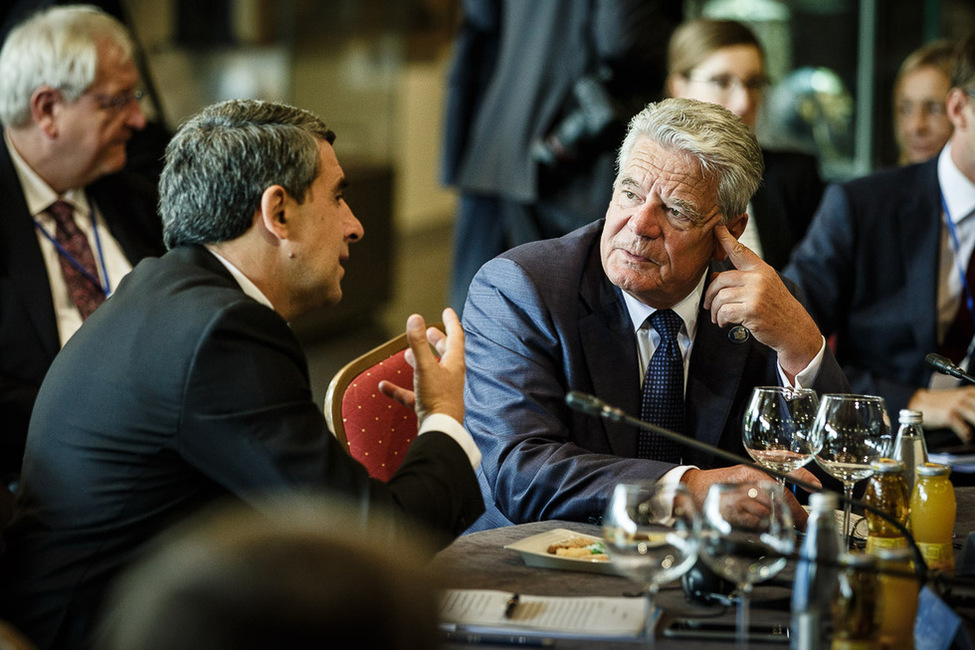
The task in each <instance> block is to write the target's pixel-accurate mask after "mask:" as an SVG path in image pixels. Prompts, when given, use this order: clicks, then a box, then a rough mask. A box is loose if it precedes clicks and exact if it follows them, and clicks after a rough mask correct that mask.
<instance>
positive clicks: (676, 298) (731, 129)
mask: <svg viewBox="0 0 975 650" xmlns="http://www.w3.org/2000/svg"><path fill="white" fill-rule="evenodd" d="M618 161H619V162H618V165H617V167H618V170H619V171H618V174H617V177H616V182H615V184H614V190H613V199H612V201H611V202H610V204H609V208H608V209H607V211H606V216H605V219H604V220H599V221H596V222H594V223H592V224H590V225H588V226H585V227H583V228H581V229H579V230H576V231H575V232H573V233H570V234H569V235H566V236H564V237H562V238H559V239H552V240H547V241H543V242H535V243H531V244H525V245H524V246H520V247H518V248H515V249H513V250H511V251H509V252H507V253H505V254H503V255H501V256H499V257H497V258H495V259H494V260H492V261H490V262H488V263H487V264H485V265H484V266H483V267H482V268H481V270H480V272H479V273H478V274H477V276H475V278H474V282H473V283H472V284H471V289H470V293H469V294H468V300H467V305H466V306H465V309H464V328H465V331H466V333H467V364H468V365H467V367H468V374H467V389H466V393H465V400H466V406H467V420H466V423H467V427H468V429H469V430H470V432H471V434H472V435H473V436H474V438H475V440H476V441H477V444H478V446H479V447H480V449H481V451H482V453H483V454H484V462H483V464H482V469H481V472H480V473H479V479H480V480H481V487H482V490H483V491H484V493H485V496H486V499H485V500H486V501H487V508H488V510H487V513H486V514H485V515H484V517H482V519H481V520H480V521H479V522H478V523H477V524H476V525H475V527H476V528H487V527H492V526H499V525H505V524H506V523H510V522H517V523H521V522H527V521H534V520H542V519H568V520H575V521H589V520H593V521H596V520H598V519H599V518H600V517H601V516H602V514H603V511H604V509H605V507H606V504H607V501H608V499H609V496H610V493H611V492H612V488H613V485H614V484H615V483H617V482H618V481H624V480H627V479H629V480H644V481H657V480H663V481H674V482H676V481H681V482H684V483H686V484H687V486H688V487H689V488H690V490H691V492H692V494H693V496H694V497H695V498H696V499H697V501H698V503H700V502H701V501H702V500H703V497H704V495H705V493H706V491H707V488H708V486H709V485H710V484H712V483H714V482H718V481H734V480H749V479H755V478H758V477H763V476H764V477H767V475H765V474H763V473H761V472H759V471H758V470H753V469H751V468H748V467H745V466H742V465H736V466H732V467H724V466H722V465H724V463H723V462H721V461H718V460H717V459H715V458H714V457H713V456H712V455H709V454H703V453H701V452H699V451H697V450H692V449H690V448H682V447H680V446H678V447H676V448H669V449H655V448H653V447H652V446H648V447H646V448H644V441H646V437H645V436H644V435H643V434H638V431H637V430H635V429H634V428H633V427H630V426H626V425H623V424H619V423H614V422H607V421H605V420H602V419H598V418H593V417H591V416H588V415H584V414H581V413H576V412H573V411H571V410H570V409H569V407H568V406H566V402H565V398H566V394H567V393H568V392H569V391H573V390H575V391H581V392H583V393H592V394H595V395H596V396H598V397H601V398H603V399H605V400H607V401H609V402H611V403H613V404H615V405H617V406H619V407H620V408H622V409H623V410H624V411H626V412H627V413H630V414H633V415H638V414H639V415H641V417H643V418H644V419H648V420H650V421H652V422H655V423H657V424H664V425H665V426H668V427H670V428H673V429H675V430H678V431H682V432H683V433H685V434H686V435H689V436H691V437H694V438H696V439H697V440H700V441H702V442H705V443H710V444H712V445H718V446H720V447H721V448H724V449H727V450H730V451H737V452H739V453H741V454H743V455H744V453H745V452H744V448H743V445H742V442H741V418H742V414H743V410H744V408H745V405H746V403H747V400H748V397H749V395H750V393H751V390H752V388H753V387H755V386H758V385H769V384H773V385H776V384H780V383H782V384H798V385H801V386H804V387H812V388H814V389H816V390H818V391H824V392H842V391H845V390H846V389H847V388H848V385H847V383H846V380H845V378H844V377H843V373H842V371H841V370H840V369H839V366H838V365H837V364H836V361H835V359H833V356H832V354H831V353H830V351H829V350H828V349H827V347H826V342H825V340H824V338H823V337H822V335H821V334H820V333H819V330H818V329H817V327H816V324H815V323H814V322H813V320H812V318H811V317H810V316H809V315H808V314H807V313H806V311H805V310H804V309H803V306H802V304H801V303H800V302H799V300H798V299H797V298H796V297H795V296H794V295H793V293H792V291H791V288H790V287H789V286H788V285H787V284H785V283H783V281H782V280H781V279H780V277H779V276H778V274H777V273H776V272H775V270H774V269H772V268H771V267H770V266H769V265H768V264H766V263H764V262H763V261H762V260H760V259H759V258H758V256H756V255H755V253H753V252H752V251H750V250H748V249H747V248H746V247H745V246H744V245H742V244H741V243H739V242H738V241H737V240H736V237H737V236H738V235H740V234H741V232H742V230H743V229H744V228H745V225H746V222H747V220H748V216H747V215H746V213H745V206H746V205H747V203H748V200H749V199H750V198H751V196H752V194H753V193H754V192H755V189H756V188H757V187H758V184H759V183H760V182H761V178H762V154H761V150H760V149H759V147H758V142H757V141H756V140H755V136H754V134H753V133H752V132H751V131H750V130H749V129H748V128H747V127H746V126H745V125H744V124H743V123H742V121H741V120H740V119H738V118H737V117H736V116H735V115H734V114H732V113H731V112H729V111H728V110H726V109H724V108H722V107H720V106H718V105H716V104H710V103H704V102H699V101H696V100H690V99H667V100H664V101H662V102H659V103H657V104H651V105H649V106H648V107H647V108H645V109H644V110H643V111H642V112H640V113H639V114H637V115H636V116H635V117H634V118H633V119H632V120H631V122H630V126H629V130H628V132H627V135H626V138H625V140H624V141H623V145H622V147H621V149H620V152H619V158H618ZM722 261H725V262H730V263H731V264H732V265H733V267H734V268H729V269H725V270H723V271H722V272H720V273H709V272H708V270H709V267H710V268H711V269H712V271H717V270H719V269H718V267H717V266H711V264H712V262H713V263H718V262H722ZM729 328H730V329H729ZM743 328H747V331H746V329H743ZM729 335H730V336H729ZM661 352H663V356H662V355H661ZM658 357H661V358H658ZM664 359H666V360H667V362H666V364H665V363H663V361H664ZM665 418H666V419H665ZM646 442H651V443H652V442H653V441H652V440H650V441H646ZM692 466H693V467H692ZM799 471H800V473H801V475H802V477H803V478H806V479H808V480H812V481H813V482H815V481H816V479H815V478H814V477H813V476H812V475H811V474H810V473H809V472H807V471H806V470H799ZM790 499H791V504H792V506H793V509H794V511H795V513H796V514H795V516H796V518H797V520H798V521H799V522H800V524H801V523H802V522H804V521H805V515H804V513H803V512H802V509H801V508H800V507H799V504H798V502H797V501H796V500H795V499H794V498H792V497H791V496H790Z"/></svg>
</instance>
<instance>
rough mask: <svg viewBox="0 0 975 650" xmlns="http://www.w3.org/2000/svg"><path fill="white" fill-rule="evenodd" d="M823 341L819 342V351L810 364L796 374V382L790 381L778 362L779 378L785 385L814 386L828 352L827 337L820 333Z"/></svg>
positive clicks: (791, 386) (797, 386)
mask: <svg viewBox="0 0 975 650" xmlns="http://www.w3.org/2000/svg"><path fill="white" fill-rule="evenodd" d="M819 338H820V339H822V343H820V344H819V353H818V354H816V356H814V357H813V358H812V361H810V362H809V365H808V366H806V367H805V368H803V369H802V370H801V371H799V373H798V374H797V375H796V381H795V383H792V382H790V381H789V378H788V377H786V376H785V371H784V370H782V366H780V365H778V364H776V367H777V368H778V369H779V379H781V380H782V385H783V386H788V387H790V388H812V385H813V382H814V381H816V375H818V374H819V367H820V366H821V365H823V356H824V355H825V354H826V339H825V338H824V337H823V336H822V335H820V337H819Z"/></svg>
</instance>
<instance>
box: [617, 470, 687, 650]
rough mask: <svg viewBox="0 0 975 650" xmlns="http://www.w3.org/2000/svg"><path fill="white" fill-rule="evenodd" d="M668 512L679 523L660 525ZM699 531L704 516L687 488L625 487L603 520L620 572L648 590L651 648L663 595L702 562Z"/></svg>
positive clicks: (619, 488)
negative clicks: (667, 586) (668, 585)
mask: <svg viewBox="0 0 975 650" xmlns="http://www.w3.org/2000/svg"><path fill="white" fill-rule="evenodd" d="M671 503H672V504H673V509H672V510H670V505H669V504H671ZM668 513H670V517H669V518H671V519H673V523H672V524H671V525H664V524H663V523H660V522H661V521H662V520H663V519H664V518H666V517H667V515H668ZM699 532H700V516H699V514H698V511H697V508H696V507H695V506H694V501H693V500H692V499H691V494H690V492H689V491H688V490H687V487H686V486H684V485H683V484H680V483H678V484H676V485H658V484H655V483H619V484H617V485H616V487H615V488H614V489H613V494H612V496H611V497H610V500H609V504H608V506H607V508H606V514H605V516H604V517H603V538H604V539H605V540H606V551H607V553H608V554H609V556H610V559H611V560H612V562H613V567H614V568H615V570H616V571H617V573H620V574H621V575H623V576H625V577H627V578H629V579H631V580H634V581H636V582H639V583H640V585H641V586H642V587H643V588H644V590H645V591H644V593H645V595H646V601H645V602H646V607H645V614H644V615H645V627H644V634H645V640H646V647H647V648H653V642H654V609H655V600H656V597H657V592H658V591H659V590H660V587H661V585H663V584H665V583H667V582H670V581H671V580H676V579H677V578H679V577H681V575H683V574H684V573H685V572H686V571H687V570H688V569H690V568H691V566H692V565H693V564H694V562H695V561H696V560H697V547H698V535H699Z"/></svg>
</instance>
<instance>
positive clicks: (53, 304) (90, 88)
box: [0, 6, 164, 480]
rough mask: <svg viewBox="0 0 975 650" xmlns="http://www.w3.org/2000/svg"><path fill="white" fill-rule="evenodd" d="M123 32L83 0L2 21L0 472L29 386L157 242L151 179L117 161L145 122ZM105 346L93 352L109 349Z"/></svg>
mask: <svg viewBox="0 0 975 650" xmlns="http://www.w3.org/2000/svg"><path fill="white" fill-rule="evenodd" d="M132 48H133V44H132V39H131V37H130V34H129V32H128V31H127V30H126V28H125V27H124V26H123V25H122V24H121V23H119V22H118V21H117V20H115V19H114V18H112V17H110V16H108V15H107V14H105V13H103V12H101V11H99V10H97V9H95V8H94V7H86V6H67V7H56V8H51V9H48V10H44V11H41V12H40V13H37V14H35V15H33V16H32V17H31V18H29V19H28V20H27V21H26V22H24V23H21V24H20V25H18V26H17V27H16V28H14V29H13V30H12V31H11V33H10V35H9V36H8V38H7V40H6V41H5V42H4V45H3V49H2V50H0V121H2V122H3V134H4V143H3V146H0V213H2V214H3V218H2V219H0V422H3V427H2V431H3V433H2V434H0V474H2V475H3V477H4V478H5V479H7V480H11V479H12V478H14V477H15V476H16V474H17V473H19V471H20V467H21V461H22V458H23V451H24V440H25V437H26V435H27V425H28V420H29V418H30V415H31V410H32V408H33V405H34V399H35V397H36V395H37V390H38V388H39V386H40V385H41V381H42V380H43V378H44V375H45V373H46V372H47V370H48V367H49V366H50V365H51V362H52V361H53V359H54V357H55V355H56V354H57V353H58V351H59V350H60V349H61V347H62V346H63V345H64V344H65V343H66V342H67V341H68V339H70V338H71V336H72V335H73V334H74V333H75V331H76V330H77V329H78V328H79V327H80V326H81V324H82V322H83V321H84V320H85V319H86V318H87V317H88V316H89V315H90V313H91V311H92V310H94V309H95V307H97V306H98V305H99V304H101V302H102V301H103V300H104V299H105V297H106V296H109V295H111V294H112V292H113V291H115V288H116V287H117V286H118V283H119V281H120V280H121V279H122V277H123V276H124V275H125V274H126V273H128V272H129V271H130V270H131V269H132V266H133V265H134V264H136V263H137V262H138V261H139V260H140V259H142V258H143V257H146V256H149V255H157V254H160V253H162V251H163V250H164V249H163V244H162V226H161V223H160V221H159V218H158V216H157V213H156V203H157V196H158V195H157V191H156V188H155V187H154V186H153V184H152V183H150V182H148V181H146V180H145V179H144V178H143V177H141V176H137V175H133V174H127V173H120V170H121V169H122V168H123V166H124V165H125V162H126V143H127V142H128V140H129V138H130V137H131V136H132V134H133V133H134V132H135V131H138V130H139V129H141V128H143V126H144V125H145V121H146V118H145V115H143V113H142V109H141V108H140V107H139V101H138V99H139V96H140V90H139V75H138V72H137V71H136V67H135V64H134V62H133V49H132ZM111 356H112V353H109V355H107V357H106V358H110V357H111Z"/></svg>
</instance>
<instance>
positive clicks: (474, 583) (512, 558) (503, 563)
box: [431, 487, 975, 650]
mask: <svg viewBox="0 0 975 650" xmlns="http://www.w3.org/2000/svg"><path fill="white" fill-rule="evenodd" d="M955 493H956V499H957V503H958V508H957V512H958V514H957V516H956V519H955V549H956V550H955V557H956V575H957V576H964V575H969V576H975V566H965V563H964V561H963V547H964V545H965V542H966V540H967V538H968V535H969V533H970V532H973V531H975V487H958V488H956V490H955ZM554 528H566V529H569V530H572V531H575V532H579V533H585V534H589V535H597V536H598V535H600V534H601V532H602V531H601V530H600V528H599V527H597V526H594V525H591V524H582V523H577V522H568V521H541V522H533V523H527V524H519V525H517V526H509V527H506V528H496V529H494V530H486V531H482V532H478V533H472V534H470V535H465V536H463V537H460V538H458V539H457V540H455V541H454V543H453V544H451V545H450V546H448V547H447V548H446V549H444V550H443V551H441V552H440V553H438V554H437V555H436V557H434V559H433V562H432V565H431V566H432V568H433V569H434V570H435V571H436V572H437V574H438V577H439V580H440V583H441V584H442V585H443V586H444V587H445V588H448V589H498V590H502V591H511V592H515V593H521V594H531V595H537V596H632V597H642V596H639V592H640V588H639V587H638V586H637V585H636V584H635V583H634V582H631V581H630V580H628V579H626V578H623V577H620V576H615V575H602V574H595V573H582V572H576V571H563V570H557V569H544V568H536V567H530V566H527V565H525V563H524V561H523V560H522V558H521V556H520V555H519V554H518V553H517V552H515V551H513V550H509V549H505V548H504V547H505V546H506V545H508V544H511V543H514V542H517V541H519V540H522V539H524V538H526V537H529V536H531V535H536V534H538V533H542V532H545V531H548V530H552V529H554ZM968 555H969V556H975V553H969V554H968ZM968 561H969V562H970V563H971V562H975V557H969V558H968ZM792 570H793V567H792V566H791V562H790V566H788V567H787V568H786V569H785V570H784V571H783V572H782V574H781V575H780V576H779V577H778V578H773V580H772V581H771V582H770V583H768V584H763V583H759V584H757V585H755V588H754V590H753V592H752V599H751V603H752V605H751V610H750V611H751V621H752V622H753V623H768V624H773V625H785V626H788V624H789V598H790V595H791V589H790V587H791V583H790V581H789V579H788V576H790V575H791V574H792ZM970 580H971V582H972V584H975V578H971V579H970ZM952 593H953V594H954V595H955V596H963V595H964V594H969V593H971V594H973V595H975V588H973V587H969V586H967V585H965V586H962V587H960V588H959V587H957V586H956V587H954V588H953V589H952ZM657 604H658V605H659V606H660V607H661V608H662V610H663V612H664V614H663V618H662V620H661V621H660V624H658V626H657V630H658V634H657V642H656V647H657V648H659V649H660V650H667V649H668V648H677V647H683V648H686V647H687V644H688V641H687V640H686V639H684V640H678V639H671V638H667V637H664V636H662V635H661V634H660V630H662V629H663V627H664V626H665V625H666V624H667V623H668V622H669V621H670V620H671V619H673V618H675V617H677V618H712V617H713V618H715V619H717V620H720V621H722V622H727V623H734V618H735V609H734V607H733V606H732V607H722V606H718V605H715V606H702V605H698V604H695V603H692V602H689V601H688V599H686V598H685V596H684V592H683V590H682V589H681V588H680V584H679V583H672V584H670V585H666V586H665V587H664V588H663V589H662V590H661V592H660V595H659V596H658V598H657ZM961 607H964V610H963V609H961ZM956 609H957V610H958V611H959V613H961V614H963V615H965V616H967V617H968V618H971V617H973V616H975V598H969V599H968V600H967V602H966V603H965V604H964V605H962V606H958V605H956ZM968 627H969V633H970V634H971V633H972V630H973V628H972V626H971V625H969V626H968ZM641 643H642V640H639V639H638V640H634V641H632V642H631V641H598V642H594V641H593V640H591V639H587V640H583V639H557V640H556V645H555V647H556V648H566V649H569V648H608V649H612V648H633V647H635V646H639V645H640V644H641ZM693 643H694V644H695V645H698V646H703V647H707V648H732V647H734V646H735V644H734V642H733V641H728V642H725V641H706V642H702V641H693ZM753 645H754V646H756V647H759V648H768V649H769V650H774V649H775V648H785V647H787V646H786V645H784V644H782V645H779V644H753ZM446 647H447V648H461V647H467V646H463V645H452V644H449V645H447V646H446Z"/></svg>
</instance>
